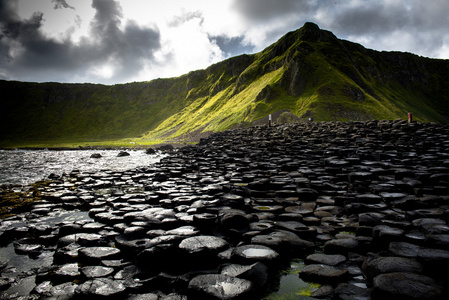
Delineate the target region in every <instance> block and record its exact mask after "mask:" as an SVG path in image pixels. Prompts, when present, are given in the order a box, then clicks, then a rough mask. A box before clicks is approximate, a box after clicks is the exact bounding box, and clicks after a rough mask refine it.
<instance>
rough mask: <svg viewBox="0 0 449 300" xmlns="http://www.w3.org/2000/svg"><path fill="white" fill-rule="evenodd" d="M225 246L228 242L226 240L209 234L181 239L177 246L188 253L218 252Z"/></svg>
mask: <svg viewBox="0 0 449 300" xmlns="http://www.w3.org/2000/svg"><path fill="white" fill-rule="evenodd" d="M227 247H228V242H226V241H225V240H224V239H222V238H219V237H216V236H209V235H200V236H193V237H189V238H186V239H184V240H182V242H181V243H180V244H179V248H180V249H181V250H184V251H186V252H187V253H190V254H193V253H203V252H214V253H218V252H220V251H222V250H224V248H227Z"/></svg>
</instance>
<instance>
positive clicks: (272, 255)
mask: <svg viewBox="0 0 449 300" xmlns="http://www.w3.org/2000/svg"><path fill="white" fill-rule="evenodd" d="M232 257H235V258H238V259H239V260H243V261H273V260H275V259H277V258H278V257H279V254H278V253H277V252H276V251H274V250H273V249H271V248H269V247H266V246H263V245H254V244H251V245H244V246H239V247H237V248H235V249H234V251H233V253H232Z"/></svg>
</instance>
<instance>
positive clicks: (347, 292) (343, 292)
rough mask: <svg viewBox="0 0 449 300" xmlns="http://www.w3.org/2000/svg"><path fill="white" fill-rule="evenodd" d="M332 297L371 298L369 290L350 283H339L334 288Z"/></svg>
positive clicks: (362, 299) (365, 299)
mask: <svg viewBox="0 0 449 300" xmlns="http://www.w3.org/2000/svg"><path fill="white" fill-rule="evenodd" d="M334 294H335V296H334V299H343V300H346V299H347V300H349V299H354V300H355V299H357V300H371V290H369V289H366V288H361V287H358V286H356V285H354V284H350V283H340V284H339V285H337V287H336V288H335V290H334Z"/></svg>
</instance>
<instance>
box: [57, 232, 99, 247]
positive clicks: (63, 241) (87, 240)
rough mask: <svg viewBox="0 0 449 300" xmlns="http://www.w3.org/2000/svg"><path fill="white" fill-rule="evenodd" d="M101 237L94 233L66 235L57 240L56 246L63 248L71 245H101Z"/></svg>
mask: <svg viewBox="0 0 449 300" xmlns="http://www.w3.org/2000/svg"><path fill="white" fill-rule="evenodd" d="M102 239H103V237H102V236H101V235H100V234H96V233H74V234H70V235H66V236H64V237H62V238H60V239H59V240H58V246H59V247H64V246H67V245H70V244H72V243H77V244H79V245H80V246H95V245H98V244H101V241H102Z"/></svg>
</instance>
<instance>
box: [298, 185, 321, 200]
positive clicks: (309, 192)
mask: <svg viewBox="0 0 449 300" xmlns="http://www.w3.org/2000/svg"><path fill="white" fill-rule="evenodd" d="M296 194H297V196H298V198H299V200H300V201H315V200H316V199H317V198H318V191H316V190H314V189H310V188H298V189H296Z"/></svg>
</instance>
